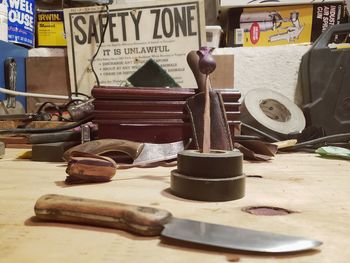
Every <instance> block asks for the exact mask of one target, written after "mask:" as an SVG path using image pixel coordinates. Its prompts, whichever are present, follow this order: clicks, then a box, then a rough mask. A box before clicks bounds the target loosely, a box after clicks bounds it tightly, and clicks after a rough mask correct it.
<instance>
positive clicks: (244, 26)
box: [226, 2, 348, 47]
mask: <svg viewBox="0 0 350 263" xmlns="http://www.w3.org/2000/svg"><path fill="white" fill-rule="evenodd" d="M347 21H348V15H347V12H346V9H345V5H344V4H343V3H341V2H338V3H327V4H314V5H289V6H273V7H246V8H231V9H230V10H229V12H228V22H227V43H226V45H227V46H231V47H236V46H244V47H248V46H274V45H284V44H298V43H308V44H309V43H310V42H311V43H312V42H313V41H315V40H316V39H317V38H318V37H319V36H320V35H321V33H322V32H323V31H325V30H326V29H327V28H328V27H329V26H332V25H335V24H342V23H347Z"/></svg>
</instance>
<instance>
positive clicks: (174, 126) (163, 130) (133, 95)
mask: <svg viewBox="0 0 350 263" xmlns="http://www.w3.org/2000/svg"><path fill="white" fill-rule="evenodd" d="M219 91H220V92H221V94H222V97H223V100H224V106H225V109H226V114H227V120H228V124H229V127H230V130H231V134H232V135H236V134H239V133H240V111H239V106H240V103H239V99H240V97H241V94H240V93H239V92H238V91H237V90H234V89H223V90H219ZM194 94H195V90H194V89H186V88H134V87H94V88H93V90H92V96H93V97H94V98H95V101H94V107H95V109H94V123H96V124H97V125H98V137H99V138H100V139H104V138H115V139H127V140H133V141H139V142H153V143H167V142H173V141H179V140H184V139H188V138H190V137H192V129H191V125H190V119H189V115H188V113H187V111H186V108H185V101H186V99H187V98H189V97H190V96H193V95H194Z"/></svg>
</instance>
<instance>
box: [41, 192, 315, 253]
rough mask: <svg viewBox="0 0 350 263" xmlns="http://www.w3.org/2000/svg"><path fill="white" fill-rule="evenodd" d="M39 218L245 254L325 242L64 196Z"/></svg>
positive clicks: (47, 199) (52, 198) (47, 202)
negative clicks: (209, 246) (100, 227)
mask: <svg viewBox="0 0 350 263" xmlns="http://www.w3.org/2000/svg"><path fill="white" fill-rule="evenodd" d="M34 211H35V214H36V216H37V217H38V218H40V219H44V220H49V221H60V222H68V223H79V224H88V225H95V226H102V227H110V228H116V229H121V230H126V231H129V232H132V233H135V234H139V235H143V236H158V235H160V236H162V237H166V238H171V239H176V240H182V241H186V242H192V243H198V244H205V245H211V246H216V247H222V248H229V249H235V250H242V251H252V252H264V253H283V252H297V251H304V250H308V249H312V248H315V247H318V246H320V245H321V244H322V242H320V241H317V240H312V239H308V238H303V237H295V236H288V235H280V234H273V233H270V232H261V231H255V230H249V229H244V228H238V227H230V226H225V225H218V224H210V223H205V222H200V221H194V220H188V219H180V218H175V217H173V216H172V214H171V213H170V212H168V211H166V210H161V209H156V208H153V207H143V206H134V205H127V204H122V203H116V202H107V201H100V200H93V199H84V198H79V197H71V196H63V195H52V194H51V195H44V196H42V197H40V198H39V199H38V200H37V202H36V204H35V207H34Z"/></svg>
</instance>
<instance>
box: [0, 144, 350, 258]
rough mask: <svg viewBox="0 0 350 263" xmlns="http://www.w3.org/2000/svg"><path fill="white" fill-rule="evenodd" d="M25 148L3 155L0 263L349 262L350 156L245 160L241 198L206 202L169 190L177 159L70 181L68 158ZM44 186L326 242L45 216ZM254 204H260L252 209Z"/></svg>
mask: <svg viewBox="0 0 350 263" xmlns="http://www.w3.org/2000/svg"><path fill="white" fill-rule="evenodd" d="M23 151H24V150H21V149H6V153H5V156H4V157H3V158H2V159H0V185H1V189H0V207H1V208H2V209H1V211H2V212H1V213H0V224H1V228H0V240H1V241H0V244H1V245H0V253H1V255H2V258H1V260H0V261H1V262H48V261H49V262H62V261H69V262H72V261H75V262H109V261H113V262H115V261H118V262H123V261H128V262H179V261H189V260H194V261H199V260H203V256H205V260H206V262H223V261H228V262H232V261H234V262H236V261H240V262H262V261H265V262H266V260H269V262H346V261H347V259H348V258H349V257H350V252H349V250H348V249H347V248H348V247H349V246H350V241H349V238H348V236H349V234H350V232H349V231H350V225H349V222H350V220H349V219H350V207H349V199H350V193H349V191H348V189H349V180H348V176H349V174H350V165H349V162H348V161H346V160H341V159H329V158H321V157H319V156H318V155H316V154H313V153H288V154H277V155H276V156H275V158H274V159H273V160H271V161H269V162H248V161H244V163H243V165H244V171H245V175H246V176H247V180H246V195H245V197H244V198H242V199H239V200H235V201H228V202H200V201H190V200H186V199H182V198H179V197H175V196H174V195H172V194H171V192H170V191H169V184H170V178H169V175H170V171H171V170H172V169H174V168H173V167H155V168H131V169H119V170H117V174H116V176H115V177H114V178H113V179H112V181H110V182H106V183H100V184H98V183H95V184H85V185H67V184H65V182H64V180H65V177H66V173H65V169H66V165H63V164H62V163H43V162H33V161H30V160H24V159H17V156H18V155H19V154H20V153H23ZM45 194H61V195H68V196H78V197H80V198H92V199H99V200H105V201H114V202H121V203H127V204H134V205H143V206H149V207H154V208H162V209H166V210H168V211H170V212H171V213H172V214H173V215H174V216H176V217H180V218H187V219H194V220H200V221H206V222H211V223H218V224H223V225H230V226H238V227H242V228H249V229H254V230H263V231H268V232H274V233H279V234H293V235H296V236H304V237H308V238H313V239H317V240H320V241H322V242H323V244H322V245H321V246H320V247H318V248H316V249H313V250H308V251H306V252H299V253H287V254H277V255H276V254H274V255H272V256H271V254H264V253H262V254H259V253H244V252H239V251H235V250H225V249H218V248H211V247H205V246H199V245H198V246H197V245H189V244H188V243H183V242H173V241H169V240H166V239H160V238H159V237H141V236H138V235H134V234H130V233H127V232H125V231H121V230H114V229H108V228H102V227H94V226H84V225H74V224H68V223H52V222H51V223H50V222H46V221H45V222H43V221H40V220H38V219H36V218H35V217H34V215H35V213H34V205H35V202H36V201H37V199H38V198H39V197H40V196H42V195H45ZM251 207H255V208H256V207H260V208H261V209H260V210H259V209H255V210H254V209H247V208H251ZM269 208H271V209H270V210H269ZM278 208H279V209H278ZM245 211H250V213H248V212H245Z"/></svg>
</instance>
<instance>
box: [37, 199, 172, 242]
mask: <svg viewBox="0 0 350 263" xmlns="http://www.w3.org/2000/svg"><path fill="white" fill-rule="evenodd" d="M34 211H35V214H36V216H37V217H38V218H40V219H43V220H49V221H58V222H67V223H78V224H87V225H94V226H102V227H108V228H115V229H120V230H126V231H128V232H132V233H135V234H139V235H143V236H157V235H159V234H160V233H161V232H162V230H163V228H164V224H166V223H167V222H168V221H169V220H170V219H171V217H172V215H171V213H170V212H168V211H166V210H161V209H156V208H152V207H144V206H134V205H127V204H122V203H116V202H109V201H101V200H94V199H86V198H80V197H72V196H64V195H54V194H49V195H44V196H42V197H40V198H39V199H38V200H37V202H36V204H35V207H34Z"/></svg>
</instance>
